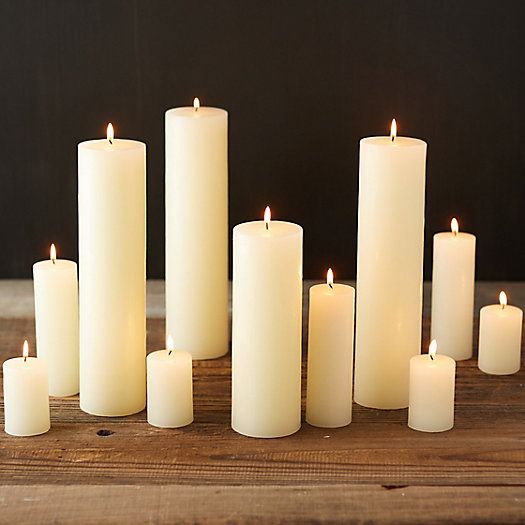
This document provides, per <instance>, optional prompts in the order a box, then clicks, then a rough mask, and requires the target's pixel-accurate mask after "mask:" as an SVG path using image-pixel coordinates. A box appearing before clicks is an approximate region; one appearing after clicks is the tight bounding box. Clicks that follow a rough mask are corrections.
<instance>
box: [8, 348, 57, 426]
mask: <svg viewBox="0 0 525 525" xmlns="http://www.w3.org/2000/svg"><path fill="white" fill-rule="evenodd" d="M2 368H3V375H4V418H5V427H4V428H5V431H6V432H7V433H8V434H11V435H13V436H36V435H38V434H43V433H44V432H47V431H48V430H49V428H50V426H51V424H50V419H49V392H48V389H49V387H48V380H47V364H46V362H45V361H44V360H43V359H37V358H36V357H29V348H28V345H27V341H25V342H24V350H23V357H15V358H13V359H8V360H7V361H5V362H4V365H3V367H2Z"/></svg>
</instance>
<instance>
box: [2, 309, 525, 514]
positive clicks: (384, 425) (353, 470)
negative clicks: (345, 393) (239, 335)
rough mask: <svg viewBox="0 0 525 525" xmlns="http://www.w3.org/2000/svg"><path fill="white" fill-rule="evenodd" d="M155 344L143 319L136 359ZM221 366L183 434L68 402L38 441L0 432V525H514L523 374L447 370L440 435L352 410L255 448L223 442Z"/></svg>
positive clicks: (243, 441) (226, 396)
mask: <svg viewBox="0 0 525 525" xmlns="http://www.w3.org/2000/svg"><path fill="white" fill-rule="evenodd" d="M428 329H429V326H428V320H425V323H424V334H428ZM26 337H27V338H29V340H30V342H31V343H32V347H33V348H34V320H33V319H27V318H23V319H21V318H14V319H13V318H10V319H3V318H0V358H1V359H2V360H4V359H6V358H8V357H11V356H13V355H16V354H18V351H19V348H20V345H21V342H22V340H23V339H24V338H26ZM163 339H164V321H163V319H149V320H148V349H149V350H154V349H158V348H160V347H162V342H163ZM424 340H425V341H424V344H427V343H428V340H427V337H425V338H424ZM230 366H231V360H230V357H229V356H225V357H223V358H221V359H217V360H213V361H198V362H195V365H194V377H195V423H194V424H192V425H190V426H188V427H185V428H182V429H178V430H161V429H156V428H153V427H151V426H149V425H148V424H147V422H146V414H145V413H144V412H143V413H140V414H137V415H134V416H130V417H125V418H111V419H108V418H99V417H95V416H90V415H88V414H85V413H83V412H81V411H80V409H79V408H78V397H73V398H67V399H52V400H51V415H52V428H51V431H50V432H48V433H47V434H45V435H43V436H37V437H33V438H14V437H10V436H8V435H7V434H5V433H0V485H1V486H0V523H13V522H14V521H15V519H16V521H22V522H29V521H31V522H32V523H39V522H43V523H45V522H57V523H61V522H69V523H99V522H100V520H101V519H102V517H104V518H105V522H107V523H117V522H123V521H124V522H126V523H143V522H151V523H169V522H173V521H177V522H186V523H193V522H207V523H220V522H228V523H237V522H257V523H259V522H268V521H272V522H282V523H285V522H294V521H301V522H304V521H315V522H355V523H362V522H370V523H372V522H376V521H381V522H385V523H417V522H420V521H422V519H423V517H428V518H429V519H430V520H431V521H434V522H436V521H443V522H451V523H452V522H453V523H467V522H477V523H479V522H498V523H520V522H525V371H524V370H523V369H522V371H520V372H519V373H518V374H515V375H513V376H501V377H497V376H488V375H485V374H483V373H482V372H481V371H479V370H478V368H477V366H476V361H475V360H474V359H473V360H470V361H466V362H461V363H458V371H457V391H456V422H455V427H454V429H453V430H452V431H450V432H445V433H442V434H425V433H419V432H415V431H413V430H410V429H409V428H408V427H407V425H406V420H407V411H406V410H395V411H379V410H371V409H366V408H363V407H360V406H358V405H354V420H353V422H352V424H351V425H350V426H348V427H346V428H342V429H336V430H326V429H318V428H314V427H311V426H309V425H308V424H306V423H304V424H303V427H302V428H301V430H300V431H299V432H298V433H297V434H295V435H293V436H291V437H288V438H283V439H273V440H261V439H252V438H246V437H243V436H240V435H238V434H236V433H235V432H233V431H232V430H231V429H230V388H231V381H230ZM303 397H304V396H303ZM2 409H3V407H2Z"/></svg>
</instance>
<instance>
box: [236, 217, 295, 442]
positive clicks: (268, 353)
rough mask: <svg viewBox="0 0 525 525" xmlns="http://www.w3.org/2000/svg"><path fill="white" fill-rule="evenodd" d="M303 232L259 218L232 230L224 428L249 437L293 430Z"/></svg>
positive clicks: (286, 432) (286, 224)
mask: <svg viewBox="0 0 525 525" xmlns="http://www.w3.org/2000/svg"><path fill="white" fill-rule="evenodd" d="M302 248H303V229H302V228H301V227H300V226H298V225H297V224H292V223H289V222H281V221H270V214H269V208H267V210H266V213H265V220H264V221H254V222H247V223H244V224H239V225H237V226H235V228H234V229H233V334H232V427H233V429H234V430H235V431H236V432H239V433H240V434H244V435H246V436H251V437H260V438H274V437H281V436H287V435H289V434H293V433H294V432H296V431H297V430H299V428H300V426H301V324H302V323H301V317H302Z"/></svg>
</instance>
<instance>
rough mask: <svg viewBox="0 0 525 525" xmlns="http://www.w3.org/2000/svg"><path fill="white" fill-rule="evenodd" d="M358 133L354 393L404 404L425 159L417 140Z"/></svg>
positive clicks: (369, 401)
mask: <svg viewBox="0 0 525 525" xmlns="http://www.w3.org/2000/svg"><path fill="white" fill-rule="evenodd" d="M392 124H393V125H392V131H391V136H390V137H371V138H365V139H362V140H361V146H360V161H359V217H358V246H357V305H356V306H357V309H356V349H355V387H354V399H355V401H356V402H357V403H359V404H360V405H363V406H366V407H372V408H383V409H395V408H404V407H407V406H408V372H409V362H410V358H411V357H412V356H414V355H417V354H418V353H419V352H420V348H421V316H422V287H423V230H424V218H425V163H426V151H427V145H426V143H425V142H423V141H422V140H418V139H412V138H407V137H397V136H396V131H395V121H394V122H393V123H392Z"/></svg>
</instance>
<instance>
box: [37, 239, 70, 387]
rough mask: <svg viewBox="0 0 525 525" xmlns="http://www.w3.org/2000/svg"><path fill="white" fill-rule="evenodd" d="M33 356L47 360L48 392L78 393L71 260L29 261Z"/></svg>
mask: <svg viewBox="0 0 525 525" xmlns="http://www.w3.org/2000/svg"><path fill="white" fill-rule="evenodd" d="M33 284H34V292H35V324H36V351H37V356H38V357H39V358H41V359H43V360H44V361H45V362H46V363H47V369H48V373H49V395H51V396H58V397H62V396H72V395H75V394H78V390H79V387H78V366H79V365H78V359H79V356H78V280H77V265H76V263H75V262H73V261H67V260H65V259H57V257H56V249H55V245H54V244H52V245H51V250H50V259H49V260H48V261H40V262H37V263H35V264H34V265H33Z"/></svg>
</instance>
